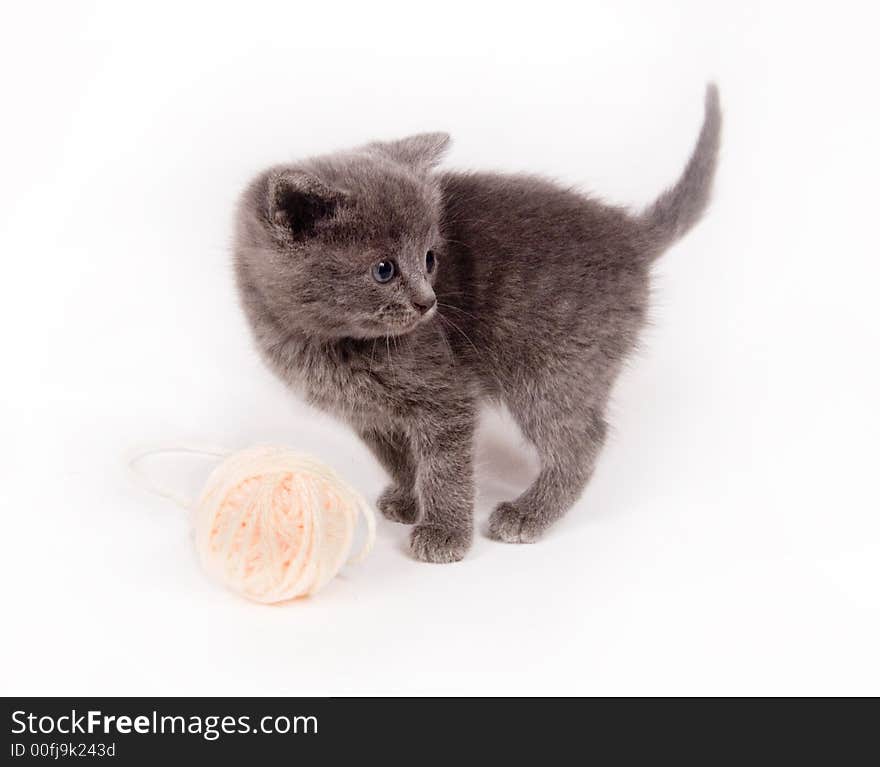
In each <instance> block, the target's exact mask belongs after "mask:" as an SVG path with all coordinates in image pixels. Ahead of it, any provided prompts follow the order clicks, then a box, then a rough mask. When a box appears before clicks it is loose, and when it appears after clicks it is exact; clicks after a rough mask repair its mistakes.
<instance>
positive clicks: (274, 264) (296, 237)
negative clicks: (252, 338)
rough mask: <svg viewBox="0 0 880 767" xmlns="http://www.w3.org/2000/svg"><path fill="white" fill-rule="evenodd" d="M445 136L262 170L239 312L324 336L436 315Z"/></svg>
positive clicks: (375, 331) (247, 208) (246, 207)
mask: <svg viewBox="0 0 880 767" xmlns="http://www.w3.org/2000/svg"><path fill="white" fill-rule="evenodd" d="M448 143H449V136H448V135H446V134H445V133H429V134H420V135H417V136H411V137H409V138H405V139H401V140H400V141H393V142H388V143H374V144H369V145H367V146H365V147H362V148H360V149H356V150H352V151H349V152H341V153H338V154H333V155H328V156H326V157H317V158H313V159H310V160H306V161H303V162H301V163H296V164H293V165H289V166H278V167H275V168H271V169H270V170H268V171H266V172H264V173H262V174H261V175H260V176H258V177H257V179H255V181H254V182H253V183H252V184H251V185H250V187H248V189H247V190H246V191H245V193H244V196H243V198H242V203H241V206H240V208H239V219H238V229H237V233H236V267H237V272H238V281H239V287H240V289H241V290H242V293H243V297H244V300H245V302H246V304H253V303H254V302H256V303H258V304H259V306H260V310H261V311H266V312H269V313H270V315H271V317H272V319H273V320H274V321H275V322H276V323H278V324H281V325H282V326H283V327H285V328H286V329H288V330H292V331H293V330H295V331H301V332H305V333H307V334H309V335H311V336H313V337H317V338H320V339H331V338H342V337H351V338H376V337H381V336H391V335H400V334H403V333H407V332H409V331H410V330H412V329H413V328H415V327H416V326H417V325H419V324H420V323H422V322H425V321H428V320H430V319H431V318H432V317H433V315H434V313H435V306H436V299H435V296H434V290H433V284H434V280H435V277H436V274H437V270H438V269H440V268H442V266H441V264H440V261H441V254H440V251H441V249H442V242H441V239H440V231H439V223H440V212H441V208H440V202H441V201H440V191H439V187H438V185H437V181H436V179H434V178H433V177H432V175H431V172H430V171H431V168H432V167H433V166H434V165H435V164H436V163H437V162H438V161H439V159H440V157H441V155H442V154H443V152H444V151H445V149H446V147H447V145H448Z"/></svg>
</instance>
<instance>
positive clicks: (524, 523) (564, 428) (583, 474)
mask: <svg viewBox="0 0 880 767" xmlns="http://www.w3.org/2000/svg"><path fill="white" fill-rule="evenodd" d="M544 404H546V405H547V409H546V410H545V408H543V407H539V408H533V409H529V410H527V411H525V412H524V411H522V410H520V411H519V412H514V416H515V417H516V419H517V421H518V422H519V424H520V427H521V428H522V430H523V433H524V434H525V436H526V437H528V438H529V440H531V441H532V442H533V443H534V445H535V447H536V448H537V450H538V455H539V457H540V459H541V470H540V472H539V473H538V476H537V478H536V479H535V481H534V482H533V483H532V484H531V485H530V486H529V487H528V488H527V489H526V491H525V492H524V493H523V494H522V495H520V496H519V498H517V499H516V500H514V501H509V502H505V503H501V504H499V505H498V506H497V507H496V508H495V510H494V511H493V512H492V515H491V516H490V518H489V537H490V538H494V539H495V540H498V541H504V542H506V543H534V542H535V541H537V540H538V539H539V538H540V537H541V535H542V534H543V533H544V531H545V530H546V529H547V528H548V527H550V525H551V524H553V522H555V521H556V520H557V519H559V518H560V517H561V516H562V515H563V514H565V512H566V511H568V509H569V507H570V506H571V505H572V504H573V503H574V502H575V501H576V500H577V498H578V496H579V495H580V494H581V491H582V490H583V489H584V487H585V485H586V484H587V482H588V481H589V479H590V477H591V476H592V474H593V469H594V467H595V465H596V459H597V458H598V456H599V452H600V450H601V449H602V445H603V443H604V441H605V434H606V430H607V427H606V424H605V419H604V418H603V416H602V413H601V411H599V410H597V409H596V408H593V407H590V408H586V409H585V410H584V411H575V412H571V413H566V414H564V416H562V415H561V414H560V413H559V412H558V408H557V407H551V406H550V405H549V403H544Z"/></svg>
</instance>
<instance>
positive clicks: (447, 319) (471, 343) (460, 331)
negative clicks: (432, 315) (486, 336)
mask: <svg viewBox="0 0 880 767" xmlns="http://www.w3.org/2000/svg"><path fill="white" fill-rule="evenodd" d="M437 316H438V317H439V318H440V319H441V320H443V322H448V323H449V324H450V325H451V326H452V327H453V328H454V329H455V330H457V331H458V332H459V333H460V334H461V335H462V336H463V337H464V339H465V340H466V341H467V342H468V343H469V344H470V345H471V348H472V349H473V350H474V353H475V354H476V355H477V356H479V354H480V350H479V349H477V347H476V346H475V344H474V342H473V341H471V339H470V336H469V335H468V334H467V333H465V332H464V331H463V330H462V329H461V328H460V327H458V325H456V324H455V323H454V322H453V321H452V320H451V319H449V317H444V316H443V315H442V314H441V313H440V312H437Z"/></svg>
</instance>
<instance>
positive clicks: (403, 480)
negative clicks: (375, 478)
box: [359, 426, 419, 525]
mask: <svg viewBox="0 0 880 767" xmlns="http://www.w3.org/2000/svg"><path fill="white" fill-rule="evenodd" d="M359 433H360V435H361V439H363V441H364V442H365V443H366V445H367V447H369V448H370V450H372V451H373V455H375V456H376V458H378V459H379V463H381V464H382V466H383V467H384V469H385V471H387V472H388V474H389V475H390V476H391V484H390V485H388V487H386V488H385V490H384V491H383V492H382V495H380V496H379V500H378V501H377V502H376V506H377V507H378V509H379V511H380V512H381V514H382V516H384V517H385V518H386V519H390V520H392V521H393V522H401V523H403V524H405V525H412V524H414V523H415V522H416V520H417V519H418V518H419V504H418V500H417V498H416V490H415V482H416V467H415V459H414V458H413V453H412V447H411V445H410V441H409V437H407V435H406V434H404V433H403V432H402V431H401V430H399V429H395V428H381V427H376V426H372V427H370V428H365V429H361V430H359Z"/></svg>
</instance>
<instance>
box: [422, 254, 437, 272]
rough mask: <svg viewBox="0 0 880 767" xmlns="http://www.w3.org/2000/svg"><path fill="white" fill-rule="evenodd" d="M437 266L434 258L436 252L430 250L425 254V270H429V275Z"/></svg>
mask: <svg viewBox="0 0 880 767" xmlns="http://www.w3.org/2000/svg"><path fill="white" fill-rule="evenodd" d="M436 265H437V259H436V258H435V256H434V251H433V250H429V251H428V252H427V253H425V269H427V270H428V274H430V273H431V272H433V271H434V267H435V266H436Z"/></svg>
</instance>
